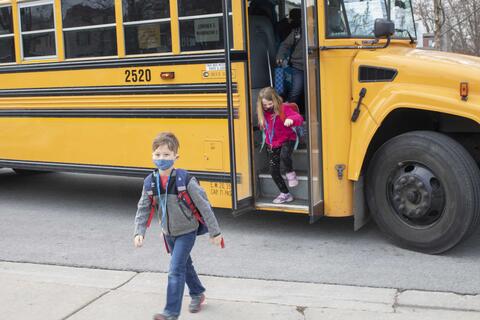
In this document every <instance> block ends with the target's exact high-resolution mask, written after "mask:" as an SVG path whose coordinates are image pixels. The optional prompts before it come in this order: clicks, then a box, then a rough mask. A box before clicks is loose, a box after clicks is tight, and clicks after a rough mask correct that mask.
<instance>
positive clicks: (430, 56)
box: [348, 46, 480, 180]
mask: <svg viewBox="0 0 480 320" xmlns="http://www.w3.org/2000/svg"><path fill="white" fill-rule="evenodd" d="M360 66H378V67H382V68H392V69H396V70H397V71H398V74H397V76H396V77H395V79H394V81H392V82H371V83H359V82H358V80H357V79H358V76H359V75H358V69H359V67H360ZM352 69H353V72H354V73H353V74H354V75H353V77H352V79H353V88H352V95H353V100H354V101H353V102H352V105H351V109H352V111H353V109H354V108H355V107H356V103H357V101H358V96H356V94H357V93H358V92H359V91H360V89H361V88H367V95H366V96H365V99H364V100H363V103H362V107H361V108H362V110H361V116H360V117H359V119H358V120H357V122H355V123H354V124H353V127H352V140H351V142H350V146H351V152H350V156H349V167H350V170H349V171H348V178H349V179H350V180H357V179H358V178H359V176H360V174H361V170H362V165H363V161H364V158H365V154H366V152H367V149H368V146H369V144H370V142H371V140H372V137H373V136H374V134H375V132H376V130H377V129H378V127H379V126H380V125H381V123H382V122H383V120H384V119H386V117H387V116H388V115H389V114H390V113H391V112H393V111H394V110H396V109H400V108H409V109H418V110H429V111H434V112H441V113H445V114H450V115H455V116H459V117H462V118H467V119H470V120H473V121H474V122H476V123H480V79H479V77H478V74H480V58H476V57H469V56H462V55H458V54H450V53H440V52H435V51H426V50H418V49H411V48H406V47H401V46H391V47H389V48H387V49H385V50H377V51H361V52H359V54H358V55H357V57H356V58H355V61H354V63H353V67H352ZM461 82H468V83H469V89H470V90H469V97H468V100H467V101H463V100H462V98H461V96H460V83H461Z"/></svg>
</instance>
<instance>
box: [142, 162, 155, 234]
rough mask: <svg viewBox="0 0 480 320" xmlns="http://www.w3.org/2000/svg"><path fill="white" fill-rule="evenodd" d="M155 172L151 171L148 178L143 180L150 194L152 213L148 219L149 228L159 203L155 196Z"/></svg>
mask: <svg viewBox="0 0 480 320" xmlns="http://www.w3.org/2000/svg"><path fill="white" fill-rule="evenodd" d="M154 173H155V171H154V172H152V173H150V174H149V175H148V176H147V177H146V178H145V180H143V188H144V189H145V192H146V193H147V195H148V198H149V199H150V203H151V205H150V214H149V216H148V220H147V228H149V227H150V224H151V223H152V220H153V217H154V216H155V208H156V206H157V203H156V201H155V198H154V196H153V195H154V191H153V190H155V187H156V186H155V179H153V174H154Z"/></svg>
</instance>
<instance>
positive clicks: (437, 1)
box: [433, 0, 445, 50]
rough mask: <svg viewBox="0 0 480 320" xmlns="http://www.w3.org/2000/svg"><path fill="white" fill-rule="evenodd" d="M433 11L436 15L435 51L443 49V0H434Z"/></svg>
mask: <svg viewBox="0 0 480 320" xmlns="http://www.w3.org/2000/svg"><path fill="white" fill-rule="evenodd" d="M433 10H434V14H435V27H434V29H435V30H434V41H435V49H437V50H441V49H442V38H443V37H442V26H443V24H444V23H445V19H444V14H445V11H444V10H443V5H442V0H433Z"/></svg>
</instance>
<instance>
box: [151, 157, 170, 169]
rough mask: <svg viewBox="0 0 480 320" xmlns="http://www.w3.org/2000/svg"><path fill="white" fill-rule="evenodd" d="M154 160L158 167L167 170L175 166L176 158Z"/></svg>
mask: <svg viewBox="0 0 480 320" xmlns="http://www.w3.org/2000/svg"><path fill="white" fill-rule="evenodd" d="M153 162H154V163H155V165H156V166H157V168H158V169H160V170H162V171H165V170H167V169H170V168H171V167H173V163H174V162H175V160H166V159H161V160H153Z"/></svg>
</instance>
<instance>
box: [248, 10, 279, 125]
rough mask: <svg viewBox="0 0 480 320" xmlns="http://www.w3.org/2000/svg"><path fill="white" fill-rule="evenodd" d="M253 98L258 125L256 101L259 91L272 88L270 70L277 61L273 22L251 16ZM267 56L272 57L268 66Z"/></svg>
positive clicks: (263, 17)
mask: <svg viewBox="0 0 480 320" xmlns="http://www.w3.org/2000/svg"><path fill="white" fill-rule="evenodd" d="M249 23H250V25H249V35H250V68H251V79H250V84H251V89H252V91H251V98H252V108H253V110H254V115H255V116H254V125H256V118H257V117H256V101H257V96H258V93H259V91H260V90H261V89H262V88H264V87H268V86H270V85H271V84H270V70H271V67H272V65H273V63H274V61H275V54H276V48H275V33H274V29H273V24H272V22H271V20H270V19H269V18H268V17H266V16H263V15H250V16H249ZM267 54H268V56H269V57H270V66H269V65H268V58H267Z"/></svg>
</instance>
